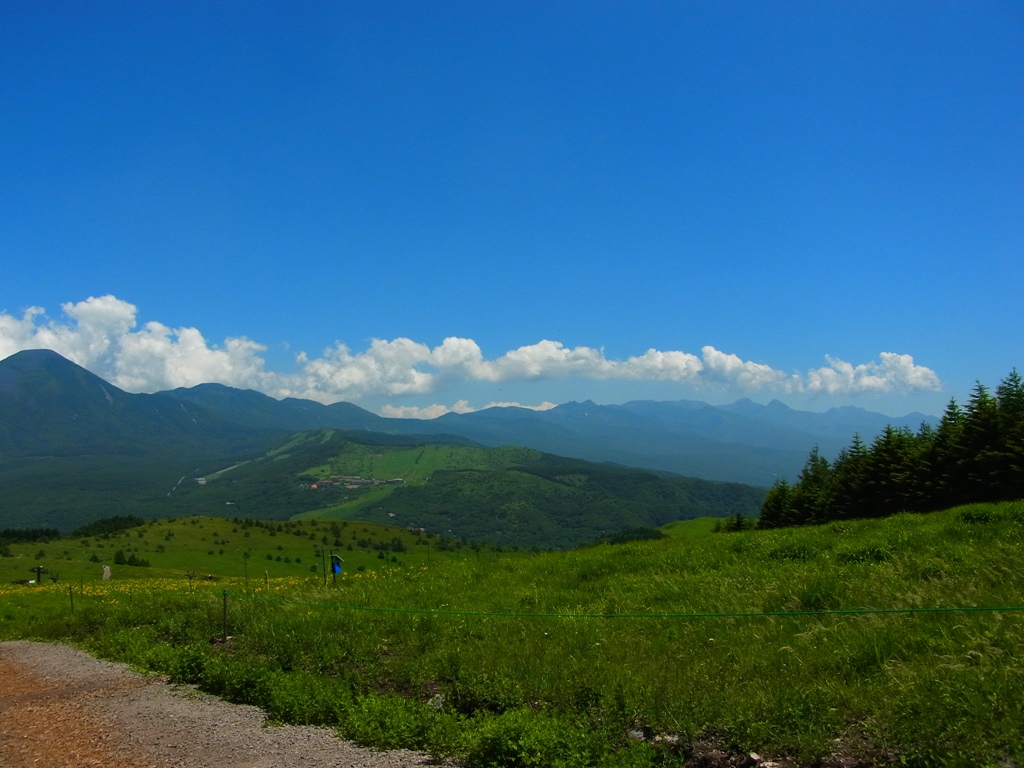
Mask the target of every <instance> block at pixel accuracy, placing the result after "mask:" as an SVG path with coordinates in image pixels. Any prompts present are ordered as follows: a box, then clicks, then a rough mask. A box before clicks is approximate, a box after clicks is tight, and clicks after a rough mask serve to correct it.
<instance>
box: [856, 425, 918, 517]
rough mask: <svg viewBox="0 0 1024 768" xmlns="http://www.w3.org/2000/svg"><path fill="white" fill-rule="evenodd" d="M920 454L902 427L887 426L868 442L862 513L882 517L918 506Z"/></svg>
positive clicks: (909, 434)
mask: <svg viewBox="0 0 1024 768" xmlns="http://www.w3.org/2000/svg"><path fill="white" fill-rule="evenodd" d="M921 468H922V456H921V450H920V446H919V444H918V442H917V440H916V439H915V437H914V435H913V433H912V432H911V431H910V430H909V429H907V428H906V427H900V428H896V427H893V426H892V425H889V426H887V427H886V428H885V429H884V430H883V431H882V434H880V435H879V436H878V437H876V438H875V441H874V442H873V443H872V444H871V450H870V458H869V459H868V462H867V468H866V472H865V483H864V488H865V498H864V506H865V508H864V510H863V513H864V515H865V516H869V517H885V516H886V515H894V514H896V513H897V512H909V511H912V510H915V509H918V508H919V499H920V496H921V493H920V481H919V478H920V474H921Z"/></svg>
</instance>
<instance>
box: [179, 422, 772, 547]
mask: <svg viewBox="0 0 1024 768" xmlns="http://www.w3.org/2000/svg"><path fill="white" fill-rule="evenodd" d="M425 439H426V438H421V439H419V440H417V439H416V438H413V437H401V436H394V435H384V436H382V435H374V434H373V433H361V432H339V431H335V430H316V431H313V432H304V433H300V434H299V435H295V436H293V437H292V438H291V439H289V441H288V442H286V443H284V444H282V445H281V446H278V447H277V448H275V449H273V450H272V451H270V452H268V453H267V454H266V456H264V457H261V458H260V459H259V460H256V461H251V462H247V463H245V464H242V465H239V466H235V467H231V468H225V469H224V470H222V471H218V472H214V473H210V474H208V475H206V476H205V477H204V484H202V485H200V484H198V483H197V482H189V483H187V484H186V485H185V487H184V488H183V489H182V490H180V491H179V492H178V493H177V501H176V503H177V504H179V505H182V506H185V507H187V508H190V509H192V510H202V511H203V513H204V514H218V513H221V514H222V513H223V512H224V509H225V507H234V508H235V509H236V510H238V511H240V512H241V513H242V514H244V515H249V516H253V517H268V516H270V515H269V514H268V512H269V511H273V512H275V513H276V514H277V516H278V517H280V516H284V515H287V516H298V517H328V518H333V519H340V520H345V519H348V520H368V521H371V522H375V523H379V524H390V525H399V526H402V527H406V528H414V529H420V528H422V529H425V530H427V531H431V532H436V533H442V534H445V535H451V536H456V537H459V538H464V539H471V540H474V541H484V542H490V543H493V544H502V545H506V546H525V547H537V548H566V547H572V546H576V545H578V544H581V543H583V542H585V541H589V540H593V539H596V538H598V537H600V536H602V535H605V534H607V533H610V532H615V531H621V530H623V529H627V528H636V527H657V526H659V525H664V524H665V523H669V522H671V521H673V520H680V519H686V518H693V517H699V516H716V517H725V516H728V515H735V514H737V513H739V514H745V515H747V516H750V517H753V516H754V515H756V513H757V511H758V509H759V508H760V504H761V501H762V500H763V492H762V491H761V490H759V489H755V488H751V487H749V486H742V485H738V484H730V483H714V482H710V481H703V480H695V479H692V478H681V477H674V476H668V475H659V474H655V473H652V472H645V471H642V470H636V469H631V468H627V467H618V466H614V465H603V464H593V463H590V462H586V461H581V460H577V459H565V458H562V457H558V456H551V455H549V454H544V453H541V452H539V451H532V450H529V449H525V448H511V447H507V448H482V447H479V446H471V445H459V444H454V443H449V444H436V443H430V442H424V440H425ZM371 481H373V482H375V483H376V484H372V483H371Z"/></svg>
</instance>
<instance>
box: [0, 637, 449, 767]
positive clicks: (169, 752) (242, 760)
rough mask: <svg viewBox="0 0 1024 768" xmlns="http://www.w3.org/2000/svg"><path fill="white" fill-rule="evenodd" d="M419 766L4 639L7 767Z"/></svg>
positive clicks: (55, 649)
mask: <svg viewBox="0 0 1024 768" xmlns="http://www.w3.org/2000/svg"><path fill="white" fill-rule="evenodd" d="M297 765H315V766H318V767H320V768H418V767H422V766H428V765H435V763H433V762H431V760H430V759H429V758H428V757H427V756H425V755H422V754H419V753H416V752H409V751H393V752H375V751H373V750H368V749H364V748H361V747H358V746H356V745H354V744H351V743H349V742H346V741H343V740H341V739H339V738H338V737H337V736H336V735H335V734H334V732H333V731H332V730H330V729H328V728H311V727H303V726H268V725H267V723H266V718H265V717H264V715H263V713H262V712H261V711H260V710H259V709H257V708H255V707H248V706H240V705H236V704H229V703H227V702H224V701H221V700H220V699H217V698H215V697H212V696H206V695H203V694H200V693H197V692H196V691H195V690H193V689H192V688H190V687H185V686H172V685H169V684H168V683H167V681H166V679H164V678H160V677H145V676H143V675H139V674H137V673H135V672H132V671H131V670H130V669H128V668H127V667H126V666H125V665H123V664H112V663H110V662H105V661H100V660H98V659H94V658H92V657H91V656H89V655H88V654H85V653H83V652H81V651H78V650H75V649H73V648H69V647H67V646H62V645H51V644H48V643H29V642H13V643H0V766H4V768H29V767H31V768H38V767H39V766H61V768H86V767H92V766H104V768H225V766H231V767H232V768H236V767H237V768H278V767H279V766H280V768H284V767H285V766H289V768H291V767H292V766H297Z"/></svg>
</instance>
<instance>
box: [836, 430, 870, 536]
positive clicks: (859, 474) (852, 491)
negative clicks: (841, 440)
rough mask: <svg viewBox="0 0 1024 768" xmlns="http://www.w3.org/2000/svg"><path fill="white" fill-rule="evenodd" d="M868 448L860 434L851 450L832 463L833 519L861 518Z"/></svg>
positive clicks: (843, 451)
mask: <svg viewBox="0 0 1024 768" xmlns="http://www.w3.org/2000/svg"><path fill="white" fill-rule="evenodd" d="M869 458H870V457H869V454H868V448H867V446H866V445H864V441H863V440H861V437H860V435H859V434H855V435H854V436H853V441H852V442H851V443H850V447H849V448H844V449H843V450H841V451H840V452H839V456H837V457H836V460H835V461H834V462H833V463H832V510H831V513H832V517H833V518H836V519H848V518H851V517H859V516H860V515H861V514H862V512H861V511H860V510H861V508H862V506H863V503H864V492H865V489H864V483H865V482H866V480H867V478H866V473H867V467H868V460H869Z"/></svg>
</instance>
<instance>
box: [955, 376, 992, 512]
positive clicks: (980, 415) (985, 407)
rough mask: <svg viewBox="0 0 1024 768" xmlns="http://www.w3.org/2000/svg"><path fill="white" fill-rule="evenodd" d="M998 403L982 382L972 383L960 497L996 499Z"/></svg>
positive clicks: (963, 498) (963, 439)
mask: <svg viewBox="0 0 1024 768" xmlns="http://www.w3.org/2000/svg"><path fill="white" fill-rule="evenodd" d="M999 426H1000V425H999V404H998V402H997V401H996V399H995V398H994V397H993V396H992V395H991V394H990V393H989V391H988V387H986V386H985V385H984V384H982V383H980V382H979V383H977V384H975V385H974V389H973V390H972V391H971V399H970V400H969V401H968V403H967V407H966V408H965V409H964V418H963V437H962V446H963V450H962V453H961V455H960V462H959V477H958V483H959V485H960V494H959V497H960V499H961V500H962V501H965V502H968V501H996V500H998V499H999V498H1000V493H999V489H998V479H999V463H1000V456H999V454H1000V447H1001V443H1002V439H1001V435H1000V429H999Z"/></svg>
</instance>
